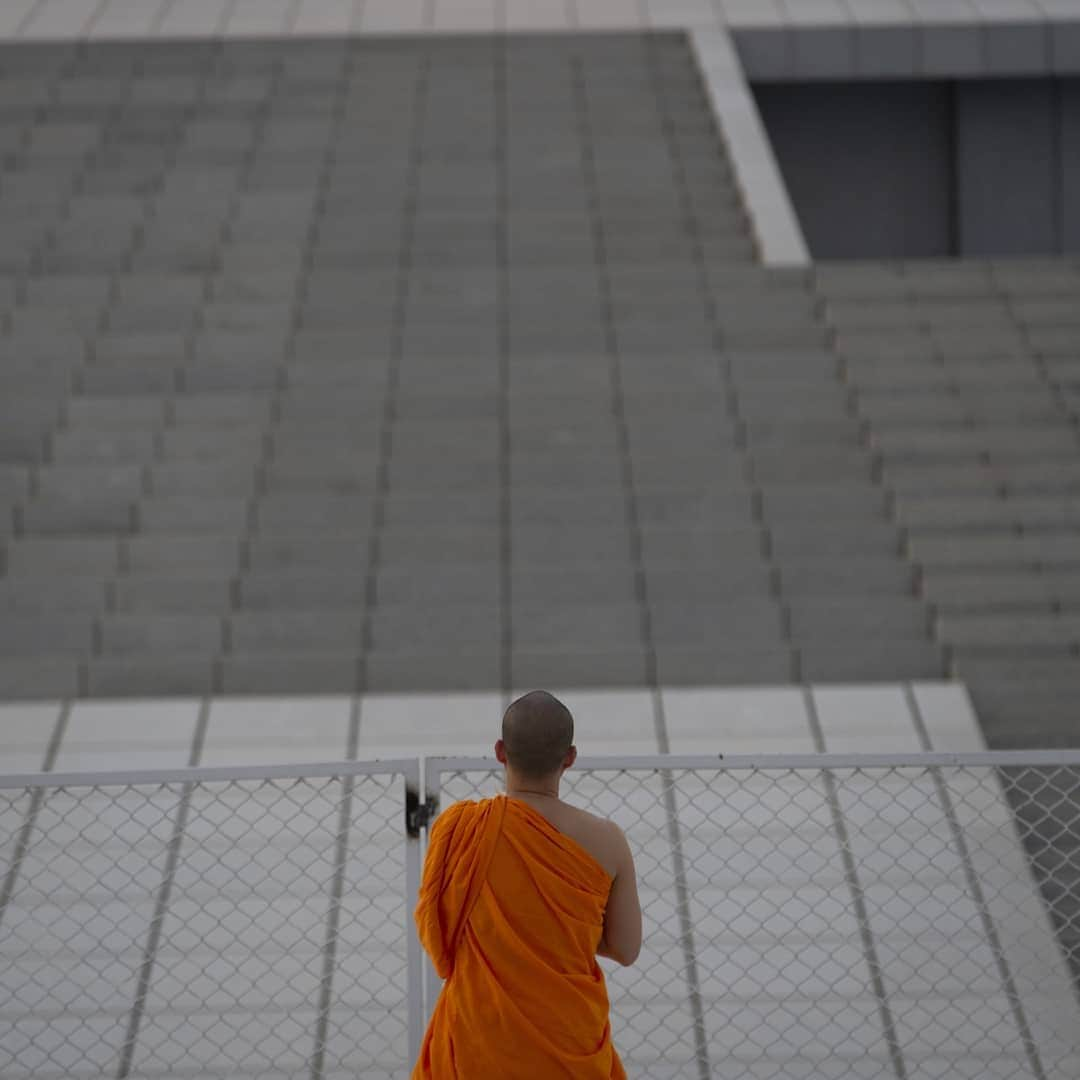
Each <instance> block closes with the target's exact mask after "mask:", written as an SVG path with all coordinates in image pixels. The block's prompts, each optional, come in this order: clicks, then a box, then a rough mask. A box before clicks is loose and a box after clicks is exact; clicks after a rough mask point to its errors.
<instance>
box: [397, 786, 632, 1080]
mask: <svg viewBox="0 0 1080 1080" xmlns="http://www.w3.org/2000/svg"><path fill="white" fill-rule="evenodd" d="M611 881H612V879H611V877H610V875H609V874H608V873H607V871H606V870H604V868H603V867H602V866H601V865H600V864H599V863H598V862H597V861H596V860H595V859H594V858H593V856H592V855H590V854H589V853H588V852H587V851H586V850H585V849H584V848H583V847H581V846H580V845H579V844H578V843H577V842H576V841H574V840H572V839H570V837H568V836H566V835H565V834H564V833H562V832H560V831H559V830H558V829H556V828H555V826H554V825H552V824H551V823H550V822H549V821H548V820H547V819H546V818H545V817H544V816H543V815H542V814H540V813H538V812H537V811H536V810H534V809H533V808H532V807H531V806H529V805H528V804H527V803H524V802H522V801H520V800H519V799H510V798H507V797H505V796H501V795H500V796H497V797H496V798H493V799H484V800H482V801H480V802H473V801H465V802H459V803H455V804H454V805H453V806H451V807H449V808H448V809H446V810H445V811H443V813H442V814H440V815H439V817H438V818H437V819H436V822H435V825H434V828H433V829H432V832H431V841H430V845H429V848H428V854H427V859H426V861H425V864H424V876H423V881H422V883H421V886H420V902H419V904H418V905H417V908H416V915H415V917H416V925H417V929H418V930H419V933H420V940H421V942H422V943H423V946H424V948H425V949H426V950H427V951H428V953H429V954H430V956H431V959H432V962H433V964H434V965H435V970H436V971H437V972H438V973H439V975H440V976H441V977H442V978H443V979H445V980H446V982H445V984H444V986H443V989H442V993H441V994H440V995H439V1000H438V1002H437V1004H436V1006H435V1011H434V1013H433V1014H432V1017H431V1023H430V1024H429V1025H428V1029H427V1032H426V1033H425V1035H424V1041H423V1044H422V1046H421V1049H420V1056H419V1059H418V1060H417V1063H416V1068H415V1069H414V1071H413V1074H412V1075H413V1080H420V1078H425V1077H434V1078H435V1080H495V1078H502V1080H515V1078H518V1077H520V1078H522V1080H546V1078H548V1077H574V1078H575V1080H588V1078H596V1080H600V1078H603V1080H609V1078H612V1077H617V1078H623V1077H625V1076H626V1073H625V1071H624V1070H623V1067H622V1063H621V1062H620V1061H619V1057H618V1055H617V1054H616V1052H615V1048H614V1047H613V1046H612V1043H611V1025H610V1023H609V1020H608V997H607V987H606V985H605V983H604V975H603V972H602V971H601V970H600V967H599V965H598V964H597V962H596V947H597V945H598V944H599V941H600V935H601V933H602V931H603V925H604V909H605V907H606V905H607V899H608V892H609V890H610V888H611Z"/></svg>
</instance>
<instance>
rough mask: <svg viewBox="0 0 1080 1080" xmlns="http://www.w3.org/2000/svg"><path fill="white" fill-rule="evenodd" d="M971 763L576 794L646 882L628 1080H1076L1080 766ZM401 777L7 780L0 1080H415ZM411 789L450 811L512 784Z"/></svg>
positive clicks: (618, 1038) (628, 992)
mask: <svg viewBox="0 0 1080 1080" xmlns="http://www.w3.org/2000/svg"><path fill="white" fill-rule="evenodd" d="M979 757H980V756H978V755H971V756H969V759H967V760H961V759H959V758H956V759H955V760H954V759H949V760H942V759H940V758H938V759H932V760H931V759H929V758H927V759H916V758H912V759H906V760H904V761H903V762H900V763H896V762H884V763H883V761H882V760H881V759H869V758H865V759H854V758H850V757H848V758H826V757H824V756H822V757H821V758H819V759H817V760H816V761H814V760H810V759H807V758H802V759H783V760H781V759H758V760H757V761H756V762H755V763H747V764H743V765H740V764H738V763H735V762H727V763H722V764H718V763H717V762H716V760H715V759H686V758H678V759H676V758H656V759H652V760H651V761H650V762H649V763H639V764H636V765H633V766H628V765H626V764H625V763H622V764H615V763H614V762H613V761H612V762H610V763H608V764H606V765H605V763H604V761H603V760H602V759H600V760H596V761H594V762H593V763H584V767H582V768H578V769H574V770H572V771H571V772H569V773H567V774H566V777H565V779H564V785H565V786H564V794H565V797H566V798H567V799H568V800H569V801H570V802H572V803H575V804H577V805H579V806H582V807H584V808H586V809H590V810H592V811H594V812H596V813H598V814H601V815H603V816H605V817H610V818H613V819H614V820H615V821H617V822H618V823H619V824H620V825H621V826H622V827H623V829H624V831H625V832H626V834H627V837H628V839H629V841H630V844H631V847H632V849H633V851H634V854H635V860H636V866H637V872H638V877H639V883H640V892H641V897H642V902H643V907H644V916H645V943H644V947H643V949H642V953H641V956H640V958H639V959H638V961H637V963H636V964H635V965H634V966H633V967H631V968H621V967H618V966H616V965H614V964H611V963H609V962H607V961H603V964H604V967H605V970H606V972H607V976H608V983H609V992H610V997H611V1002H612V1024H613V1029H614V1036H615V1042H616V1046H617V1048H618V1049H619V1051H620V1054H621V1056H622V1057H623V1060H624V1062H625V1064H626V1065H627V1067H628V1070H629V1072H630V1075H632V1076H645V1077H650V1078H651V1077H658V1078H663V1077H687V1078H701V1077H707V1076H711V1077H723V1078H727V1077H732V1078H734V1077H738V1078H748V1080H749V1078H753V1080H758V1078H771V1080H789V1078H802V1077H805V1078H811V1077H813V1078H818V1077H825V1078H831V1077H837V1078H841V1077H844V1078H849V1077H853V1078H860V1080H861V1078H884V1077H890V1078H892V1077H898V1078H900V1080H906V1078H909V1077H910V1078H915V1077H919V1078H924V1077H943V1078H944V1077H950V1078H951V1077H980V1078H981V1077H994V1078H998V1077H1000V1078H1005V1077H1009V1078H1014V1077H1015V1078H1027V1077H1033V1078H1038V1080H1067V1078H1068V1080H1075V1077H1076V1076H1080V1000H1078V996H1077V977H1078V974H1080V944H1078V942H1080V756H1076V755H1074V756H1073V757H1072V758H1070V759H1066V757H1065V755H1062V758H1061V760H1060V761H1058V760H1055V763H1052V764H1051V763H1046V764H1031V763H1030V762H1028V763H1025V764H1019V763H1018V761H1019V760H1020V759H1019V758H1016V757H1007V756H996V757H995V759H994V761H993V762H990V761H987V760H980V759H979ZM982 757H983V758H986V757H989V756H988V755H984V756H982ZM397 764H398V766H400V768H390V767H389V766H387V767H385V768H383V767H382V766H379V765H375V764H372V765H357V766H354V767H355V768H358V769H364V768H366V769H368V770H369V772H366V773H357V774H354V775H347V774H345V773H344V769H343V770H342V773H340V774H338V773H335V774H333V775H331V774H330V772H329V770H328V769H326V770H324V771H323V773H322V774H316V773H315V772H313V771H312V770H310V769H308V768H307V767H305V766H293V767H291V769H292V771H291V772H290V775H288V776H282V775H252V774H253V772H256V771H257V770H250V769H249V770H236V771H235V774H233V775H230V776H229V777H225V776H221V775H215V776H212V777H210V776H207V775H205V773H207V772H211V771H212V770H204V771H188V772H187V773H185V774H184V775H185V776H189V777H194V776H195V775H196V772H199V774H200V775H199V778H198V779H184V778H182V777H178V776H170V777H169V778H168V779H165V780H162V779H160V777H159V778H158V779H157V780H153V779H149V780H143V781H136V780H133V779H127V780H122V781H121V780H118V779H117V776H116V775H115V774H113V775H110V776H109V777H107V778H104V777H102V778H99V779H98V780H97V781H94V780H93V779H92V778H91V779H86V780H85V781H83V782H82V783H79V784H76V783H69V782H68V781H67V779H61V778H54V779H53V780H51V781H50V782H49V783H44V782H42V783H36V784H35V783H26V784H24V785H22V786H20V785H19V784H17V783H14V782H12V778H7V779H5V780H4V782H3V783H0V882H2V885H0V1075H2V1076H3V1077H4V1078H5V1080H7V1078H11V1080H21V1078H24V1077H31V1076H33V1077H35V1078H38V1077H40V1078H46V1080H48V1078H52V1077H60V1076H64V1077H81V1076H117V1077H147V1078H149V1077H159V1076H165V1075H168V1076H180V1077H182V1076H199V1077H207V1078H211V1077H240V1076H260V1077H268V1078H274V1077H286V1076H289V1077H301V1076H303V1077H313V1078H335V1080H336V1078H343V1077H345V1076H363V1077H365V1078H367V1077H374V1078H382V1077H404V1076H407V1075H408V1073H409V1066H410V1063H411V1058H412V1055H413V1052H414V1049H415V1045H416V1042H415V1040H416V1038H417V1035H418V1031H417V1027H418V1025H417V1024H416V1022H415V1020H416V1017H415V1015H414V1014H413V1013H411V1012H410V1009H411V1008H413V1005H414V1001H415V1000H418V998H419V988H420V984H421V982H422V973H421V971H420V968H419V965H418V964H416V963H414V962H413V960H412V959H411V955H412V954H414V953H415V951H416V941H415V936H414V935H413V934H412V933H409V932H408V931H407V927H409V926H410V925H411V923H410V915H411V911H412V906H413V903H414V901H415V889H416V872H417V870H418V866H419V850H418V845H417V843H416V841H415V840H410V839H409V838H408V837H407V836H406V832H405V815H404V813H403V810H404V807H405V805H406V787H410V789H411V790H415V789H412V788H411V785H412V784H414V783H415V778H416V776H417V775H418V772H419V763H418V762H408V763H405V764H404V765H402V763H397ZM380 770H381V771H380ZM403 770H404V771H403ZM427 771H428V790H429V791H431V792H432V794H437V795H438V797H439V801H440V804H441V805H442V806H443V807H445V806H447V805H449V804H450V803H452V802H454V801H456V800H457V799H461V798H477V797H483V796H487V795H493V794H495V793H496V792H498V791H499V790H501V787H502V777H501V774H500V772H498V771H496V768H495V766H494V764H493V763H479V764H478V763H468V762H463V761H457V762H455V760H454V759H445V760H432V761H429V762H428V763H427ZM178 772H182V771H178ZM216 772H217V773H218V774H220V773H221V772H223V770H217V771H216ZM406 774H407V775H406ZM14 779H15V780H18V779H20V778H14ZM414 863H415V865H414ZM428 1004H429V1007H430V1005H431V1004H432V1001H431V1000H429V1002H428Z"/></svg>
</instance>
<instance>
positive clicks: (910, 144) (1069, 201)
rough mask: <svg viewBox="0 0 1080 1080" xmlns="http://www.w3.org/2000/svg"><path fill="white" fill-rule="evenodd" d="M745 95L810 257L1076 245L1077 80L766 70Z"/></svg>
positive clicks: (1049, 249)
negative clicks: (866, 76) (764, 79)
mask: <svg viewBox="0 0 1080 1080" xmlns="http://www.w3.org/2000/svg"><path fill="white" fill-rule="evenodd" d="M755 95H756V97H757V101H758V106H759V108H760V110H761V114H762V117H763V119H764V121H765V125H766V128H767V129H768V131H769V135H770V138H771V139H772V142H773V147H774V149H775V151H776V155H777V159H778V161H779V163H780V167H781V169H782V171H783V174H784V178H785V180H786V182H787V184H788V187H789V190H790V193H791V197H792V201H793V202H794V205H795V209H796V212H797V213H798V215H799V219H800V222H801V224H802V227H803V230H804V232H805V234H806V238H807V242H808V243H809V245H810V249H811V252H812V253H813V255H814V257H815V258H819V259H821V258H841V259H842V258H896V257H909V258H910V257H925V256H940V255H959V256H982V255H1021V254H1058V253H1061V252H1069V251H1077V250H1080V80H1077V79H993V80H982V79H979V80H957V81H913V80H909V81H902V82H859V83H839V82H828V83H803V84H792V83H772V84H760V85H758V86H757V87H755ZM841 177H842V178H843V180H842V182H840V181H839V178H841Z"/></svg>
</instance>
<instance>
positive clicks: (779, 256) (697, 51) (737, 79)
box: [690, 29, 811, 266]
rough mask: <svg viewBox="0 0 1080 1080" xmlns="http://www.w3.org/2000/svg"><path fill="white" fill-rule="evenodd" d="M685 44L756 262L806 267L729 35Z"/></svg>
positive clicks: (702, 36)
mask: <svg viewBox="0 0 1080 1080" xmlns="http://www.w3.org/2000/svg"><path fill="white" fill-rule="evenodd" d="M690 41H691V44H692V46H693V49H694V56H695V57H696V59H697V63H698V67H699V68H700V69H701V76H702V79H703V81H704V83H705V91H706V94H707V95H708V99H709V104H710V105H711V106H712V110H713V114H714V116H715V117H716V122H717V125H718V127H719V129H720V134H721V137H722V138H723V140H724V142H725V143H726V144H727V149H728V153H729V155H730V157H731V163H732V167H733V168H734V170H735V178H736V182H737V183H738V185H739V190H740V192H741V194H742V199H743V204H744V206H745V207H746V210H747V213H749V215H750V219H751V227H752V229H753V231H754V237H755V239H756V241H757V245H758V252H759V255H760V257H761V261H762V262H763V263H765V264H766V265H767V266H808V265H809V264H810V261H811V260H810V250H809V248H808V247H807V245H806V239H805V237H804V236H803V232H802V227H801V226H800V225H799V219H798V218H797V217H796V215H795V209H794V207H793V206H792V204H791V199H790V198H789V197H788V192H787V188H786V187H785V185H784V180H783V177H782V176H781V174H780V167H779V165H778V164H777V161H776V155H775V154H774V153H773V149H772V144H771V143H770V142H769V136H768V134H767V133H766V131H765V125H764V123H763V122H762V119H761V115H760V113H759V112H758V108H757V104H756V103H755V101H754V95H753V94H752V93H751V91H750V87H749V85H748V84H747V82H746V78H745V76H744V75H743V70H742V64H741V62H740V60H739V57H738V56H737V55H736V52H735V46H734V44H733V42H732V40H731V35H730V34H729V33H728V31H727V30H724V29H712V30H693V31H691V33H690Z"/></svg>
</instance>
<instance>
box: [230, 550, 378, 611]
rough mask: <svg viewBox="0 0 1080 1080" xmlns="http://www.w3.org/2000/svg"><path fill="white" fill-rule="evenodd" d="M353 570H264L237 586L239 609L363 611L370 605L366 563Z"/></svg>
mask: <svg viewBox="0 0 1080 1080" xmlns="http://www.w3.org/2000/svg"><path fill="white" fill-rule="evenodd" d="M357 563H358V565H357V566H356V567H355V568H353V569H345V568H342V569H340V570H337V571H335V570H333V569H332V568H330V567H325V566H321V565H318V564H313V565H312V567H311V568H310V569H294V568H287V569H274V570H270V571H266V570H261V571H255V572H253V573H248V574H245V575H244V576H243V577H242V578H241V579H240V580H239V582H238V583H237V589H236V593H237V602H238V606H239V607H241V608H244V609H246V610H248V611H308V610H327V609H329V610H340V609H352V608H360V609H362V608H363V607H364V606H365V604H366V603H367V597H368V574H367V569H366V566H365V565H364V563H365V560H363V559H359V560H357Z"/></svg>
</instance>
